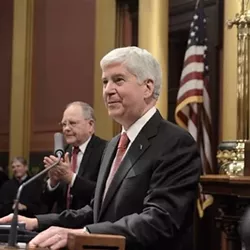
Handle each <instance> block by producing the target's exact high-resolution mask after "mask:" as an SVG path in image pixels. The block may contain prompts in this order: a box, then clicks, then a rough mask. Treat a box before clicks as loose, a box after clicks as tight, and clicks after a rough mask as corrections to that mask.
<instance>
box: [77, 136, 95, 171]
mask: <svg viewBox="0 0 250 250" xmlns="http://www.w3.org/2000/svg"><path fill="white" fill-rule="evenodd" d="M95 139H96V137H95V135H93V136H92V138H91V139H90V141H89V143H88V145H87V147H86V149H85V152H84V154H83V157H82V160H81V163H80V168H79V171H78V175H80V176H82V175H83V173H84V172H85V171H86V168H87V167H88V165H86V163H87V162H88V160H89V157H90V155H91V153H92V152H93V147H94V145H95Z"/></svg>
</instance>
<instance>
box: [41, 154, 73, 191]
mask: <svg viewBox="0 0 250 250" xmlns="http://www.w3.org/2000/svg"><path fill="white" fill-rule="evenodd" d="M57 160H58V158H56V157H55V156H53V155H50V156H49V157H44V161H43V162H44V163H45V167H49V166H51V165H52V164H53V163H55V162H56V161H57ZM73 175H74V173H73V171H72V170H71V163H70V160H69V153H68V152H67V153H66V154H65V156H64V159H63V160H61V161H60V163H59V164H58V165H57V166H56V167H54V168H53V169H51V170H50V173H49V177H50V181H51V186H52V187H53V186H56V185H57V183H58V182H59V181H63V182H65V183H67V184H70V183H71V181H72V178H73Z"/></svg>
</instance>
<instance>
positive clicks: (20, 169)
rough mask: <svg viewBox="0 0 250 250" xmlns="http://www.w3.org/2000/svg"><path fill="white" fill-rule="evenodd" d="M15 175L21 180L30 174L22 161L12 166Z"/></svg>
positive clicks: (15, 162)
mask: <svg viewBox="0 0 250 250" xmlns="http://www.w3.org/2000/svg"><path fill="white" fill-rule="evenodd" d="M11 167H12V171H13V175H14V176H15V178H17V179H21V178H22V177H23V176H25V175H26V174H27V172H28V167H27V166H26V165H23V164H22V163H21V162H20V161H18V160H16V161H14V162H13V163H12V165H11Z"/></svg>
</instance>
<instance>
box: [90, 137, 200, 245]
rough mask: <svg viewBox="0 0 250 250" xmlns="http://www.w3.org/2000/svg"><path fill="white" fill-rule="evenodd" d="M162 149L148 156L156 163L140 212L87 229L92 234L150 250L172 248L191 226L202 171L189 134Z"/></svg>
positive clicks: (92, 225)
mask: <svg viewBox="0 0 250 250" xmlns="http://www.w3.org/2000/svg"><path fill="white" fill-rule="evenodd" d="M167 144H171V146H168V145H167ZM164 146H166V147H165V148H166V149H164V148H163V149H162V150H161V151H162V153H159V155H157V156H154V155H152V156H151V157H152V158H154V157H155V159H154V160H153V162H152V163H153V164H152V175H151V179H150V185H149V189H148V191H147V193H146V195H145V197H144V200H143V209H142V211H141V212H139V213H132V214H129V215H127V216H124V217H122V218H120V219H119V220H117V221H115V222H113V223H112V222H108V221H107V222H101V223H96V224H91V225H87V228H88V230H89V231H90V232H91V233H101V234H119V235H123V236H125V237H126V241H127V243H126V244H129V243H132V244H133V245H135V244H138V245H139V246H144V247H149V248H150V246H153V245H154V247H155V246H156V244H159V243H164V244H168V245H171V242H172V241H173V240H174V239H176V238H175V237H176V236H177V235H179V234H180V233H181V232H183V231H184V230H186V228H188V226H190V225H191V224H192V222H191V220H192V218H193V216H192V215H193V209H194V206H195V204H196V199H197V193H198V192H197V187H198V182H199V176H200V170H201V162H200V157H199V154H198V152H197V148H196V144H195V143H194V141H193V139H192V138H191V136H190V135H189V134H186V133H183V134H182V135H181V138H178V139H176V140H175V142H169V141H168V142H166V145H164ZM169 147H171V148H169ZM135 178H136V177H135ZM137 188H138V187H135V188H134V190H135V192H136V189H137ZM155 249H157V248H155Z"/></svg>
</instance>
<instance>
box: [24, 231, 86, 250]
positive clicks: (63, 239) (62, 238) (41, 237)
mask: <svg viewBox="0 0 250 250" xmlns="http://www.w3.org/2000/svg"><path fill="white" fill-rule="evenodd" d="M69 233H73V234H80V235H82V234H84V232H83V229H70V228H62V227H50V228H49V229H47V230H45V231H43V232H41V233H40V234H38V235H37V236H36V237H35V238H33V239H32V240H31V241H30V242H29V248H35V247H42V248H43V247H48V248H49V249H60V248H63V247H65V246H66V245H67V240H68V234H69Z"/></svg>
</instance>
